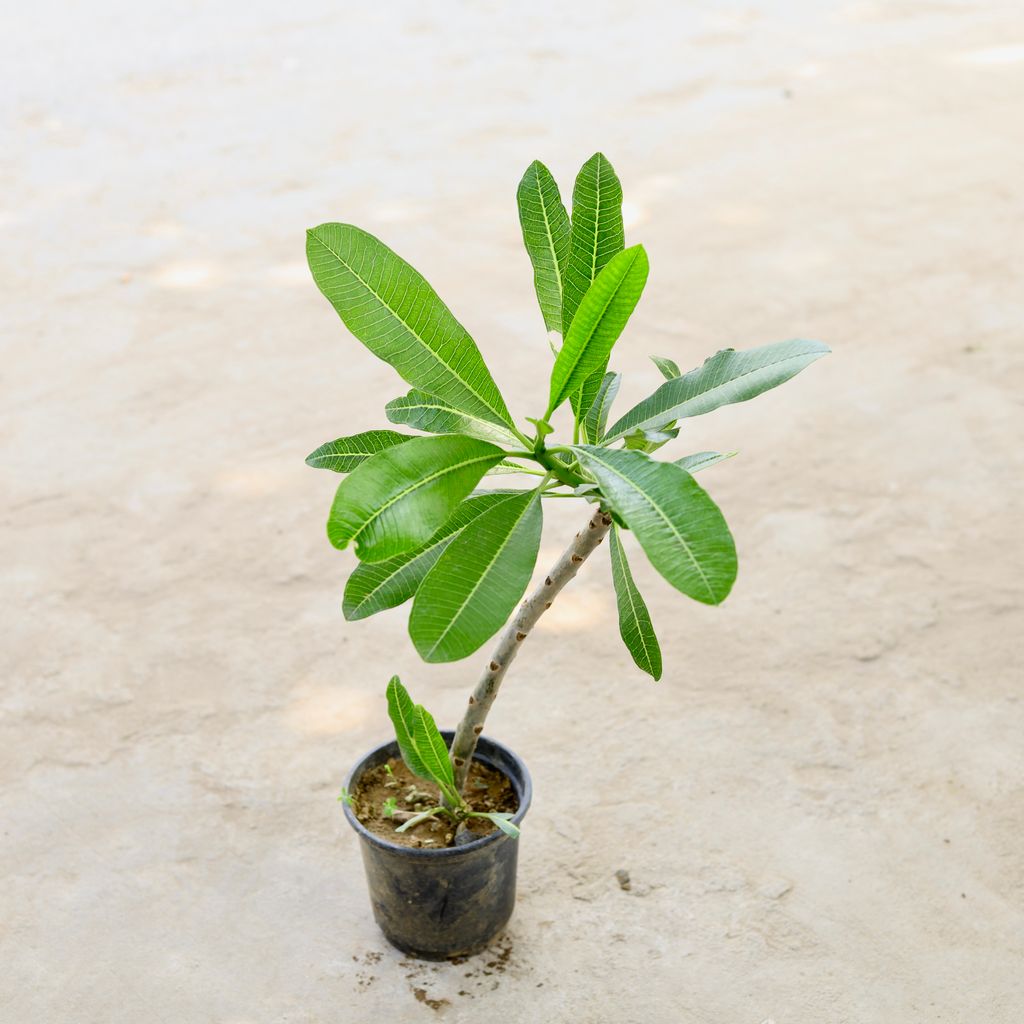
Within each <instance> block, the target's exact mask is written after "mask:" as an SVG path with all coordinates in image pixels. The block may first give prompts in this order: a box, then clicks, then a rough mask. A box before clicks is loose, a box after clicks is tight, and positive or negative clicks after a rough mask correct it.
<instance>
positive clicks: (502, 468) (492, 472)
mask: <svg viewBox="0 0 1024 1024" xmlns="http://www.w3.org/2000/svg"><path fill="white" fill-rule="evenodd" d="M532 472H535V471H534V470H531V469H530V467H529V466H520V465H519V463H518V462H512V461H511V460H509V459H502V460H501V462H499V463H498V464H497V465H496V466H494V467H493V468H492V469H489V470H487V475H488V476H505V475H506V474H508V473H532ZM541 475H543V474H541Z"/></svg>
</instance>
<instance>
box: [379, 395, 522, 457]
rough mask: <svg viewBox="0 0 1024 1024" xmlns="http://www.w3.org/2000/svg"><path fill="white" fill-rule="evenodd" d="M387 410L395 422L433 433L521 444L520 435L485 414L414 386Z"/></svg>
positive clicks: (495, 442)
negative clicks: (464, 409) (476, 413)
mask: <svg viewBox="0 0 1024 1024" xmlns="http://www.w3.org/2000/svg"><path fill="white" fill-rule="evenodd" d="M384 412H385V413H386V414H387V417H388V419H389V420H390V421H391V422H392V423H404V424H407V425H408V426H410V427H415V428H416V429H417V430H425V431H426V432H427V433H429V434H466V435H467V436H469V437H478V438H480V439H481V440H483V441H491V442H492V443H493V444H502V445H506V446H512V447H519V442H518V440H517V439H516V436H515V435H514V434H513V433H512V432H511V431H510V430H509V429H508V428H507V427H501V426H498V424H497V423H492V422H491V421H490V420H488V419H484V418H483V417H482V416H474V415H472V414H471V413H468V412H460V411H459V410H458V409H453V408H452V407H451V406H450V405H449V404H448V403H447V402H445V401H443V400H442V399H440V398H436V397H435V396H434V395H428V394H427V393H426V392H425V391H420V390H419V389H418V388H413V389H412V391H410V392H409V393H408V394H407V395H405V396H403V397H402V398H395V399H392V400H391V401H390V402H388V404H387V405H386V406H384Z"/></svg>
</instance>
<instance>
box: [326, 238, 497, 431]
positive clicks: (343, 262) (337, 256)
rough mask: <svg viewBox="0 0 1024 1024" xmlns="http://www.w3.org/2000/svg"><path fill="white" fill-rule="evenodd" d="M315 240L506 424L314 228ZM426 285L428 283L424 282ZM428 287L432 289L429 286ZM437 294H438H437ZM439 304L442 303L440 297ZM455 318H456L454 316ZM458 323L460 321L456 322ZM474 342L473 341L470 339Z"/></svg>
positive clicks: (482, 397) (478, 393) (474, 389)
mask: <svg viewBox="0 0 1024 1024" xmlns="http://www.w3.org/2000/svg"><path fill="white" fill-rule="evenodd" d="M311 234H312V235H313V238H315V239H316V240H317V242H319V243H320V245H322V246H323V247H324V248H325V249H326V250H327V251H328V252H329V253H330V254H331V255H332V256H333V257H334V258H335V259H336V260H337V261H338V262H339V263H340V264H341V265H342V266H343V267H344V268H345V269H346V270H347V271H348V272H349V273H350V274H351V275H352V276H353V277H354V278H355V279H356V280H357V281H358V282H359V283H360V284H361V285H362V286H363V287H364V288H365V289H366V290H367V291H368V292H369V293H370V294H371V295H372V296H373V297H374V298H375V299H376V300H377V301H378V302H379V303H380V304H381V305H382V306H383V307H384V308H385V309H386V310H387V311H388V312H389V313H390V314H391V315H392V316H393V317H394V318H395V319H396V320H397V321H398V322H399V323H400V324H401V325H402V326H403V327H404V328H405V329H406V330H407V331H408V332H409V333H410V334H411V335H412V336H413V337H414V338H415V339H416V340H417V341H418V342H419V343H420V345H421V346H422V347H423V350H424V352H426V353H428V354H429V355H430V356H431V358H432V359H433V360H434V361H435V362H437V363H439V364H440V365H441V366H443V367H444V368H445V369H446V370H448V372H449V373H451V375H452V376H453V377H454V378H455V379H456V380H457V381H458V382H459V383H460V384H462V386H463V387H464V388H466V390H467V391H469V392H470V394H472V395H473V396H474V397H476V398H478V399H479V400H480V401H481V402H482V403H483V404H484V406H485V407H486V408H487V409H490V411H491V412H493V413H494V415H495V416H497V417H498V418H499V419H500V420H501V421H502V422H503V423H504V422H505V419H506V417H505V414H504V413H502V411H501V410H499V409H495V408H494V406H493V405H491V403H490V402H488V401H487V399H486V398H484V396H483V395H481V394H480V392H479V391H477V389H476V388H475V387H473V385H472V384H470V383H469V381H467V380H465V379H464V378H463V377H462V375H461V374H460V373H458V371H457V370H456V369H455V367H454V366H452V365H451V364H450V363H446V362H445V361H444V360H443V359H442V358H441V357H440V356H439V355H438V354H437V353H436V352H435V351H434V350H433V349H432V348H431V347H430V346H429V345H428V344H427V342H426V340H425V339H424V338H423V337H422V335H420V334H419V333H418V332H417V331H416V330H415V329H414V328H413V327H412V325H411V324H409V323H408V322H407V321H406V320H404V319H403V318H402V317H401V316H399V314H398V311H397V310H396V309H395V308H394V307H393V306H392V305H391V304H390V303H389V302H387V301H386V300H385V299H384V297H383V296H382V295H381V294H380V293H379V292H378V291H377V290H376V289H375V288H374V287H373V285H371V284H370V283H369V282H368V281H367V280H366V279H365V278H364V277H363V276H362V275H361V274H360V273H359V272H358V271H357V270H356V269H355V268H354V267H353V266H352V265H351V264H350V263H349V262H348V261H347V260H345V259H344V258H343V257H342V255H341V253H339V252H336V251H335V250H334V249H332V248H331V247H330V246H329V245H328V244H327V243H326V242H325V241H324V240H323V239H322V238H321V237H320V236H319V235H318V234H316V229H315V228H314V229H313V231H312V232H311ZM424 283H426V282H424ZM427 287H430V286H429V285H427ZM435 294H436V293H435ZM438 302H441V299H440V297H438ZM452 315H453V318H454V314H452ZM456 322H458V321H456ZM470 340H472V339H470Z"/></svg>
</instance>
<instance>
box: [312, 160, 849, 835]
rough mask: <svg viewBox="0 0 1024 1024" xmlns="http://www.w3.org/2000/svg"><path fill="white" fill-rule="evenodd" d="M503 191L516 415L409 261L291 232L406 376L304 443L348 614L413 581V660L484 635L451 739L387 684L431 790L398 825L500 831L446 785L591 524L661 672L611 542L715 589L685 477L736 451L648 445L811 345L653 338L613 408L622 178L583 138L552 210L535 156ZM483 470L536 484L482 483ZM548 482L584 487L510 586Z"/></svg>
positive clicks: (584, 551) (717, 558)
mask: <svg viewBox="0 0 1024 1024" xmlns="http://www.w3.org/2000/svg"><path fill="white" fill-rule="evenodd" d="M516 201H517V206H518V213H519V222H520V226H521V228H522V235H523V244H524V246H525V248H526V252H527V255H528V256H529V261H530V266H531V269H532V271H533V283H534V288H535V290H536V294H537V302H538V304H539V306H540V320H539V322H538V328H541V327H543V329H544V330H545V331H546V332H547V335H548V337H547V345H545V344H544V342H543V341H542V340H541V339H540V338H538V344H537V347H536V349H535V351H536V359H535V361H536V363H537V364H538V365H539V366H542V367H544V370H543V372H542V374H541V375H540V377H539V378H538V379H537V380H535V381H534V386H535V391H534V396H535V397H534V404H533V408H532V409H530V410H528V411H530V412H532V413H534V415H532V416H524V417H522V419H519V420H517V418H516V417H514V416H513V415H512V413H511V412H510V411H509V409H508V406H507V405H506V404H505V399H504V398H503V397H502V394H501V391H500V390H499V388H498V384H497V383H496V381H495V379H494V377H493V376H492V375H491V371H490V370H489V369H488V367H487V364H486V363H485V361H484V358H483V355H482V354H481V352H480V349H479V348H478V347H477V344H476V342H475V341H474V340H473V338H472V337H471V336H470V334H469V332H468V331H467V330H466V328H465V327H464V326H463V325H462V324H461V323H460V322H459V321H458V320H457V319H456V317H455V315H454V313H453V312H452V310H451V309H450V308H449V307H448V306H447V305H446V304H445V303H444V302H443V301H442V300H441V298H440V297H439V296H438V294H437V293H436V292H435V291H434V289H433V288H432V287H431V286H430V285H429V284H428V283H427V281H426V280H425V279H424V278H423V277H422V276H421V275H420V274H419V272H418V271H416V270H414V269H413V268H412V267H411V266H410V265H409V264H408V263H406V262H405V260H403V259H402V258H401V257H400V256H399V255H398V254H397V253H395V252H393V251H392V250H391V249H390V248H388V246H386V245H385V244H384V243H383V242H382V241H380V240H379V239H377V238H375V237H374V236H373V235H371V234H368V233H367V232H366V231H363V230H361V229H360V228H357V227H354V226H353V225H351V224H341V223H325V224H320V225H319V226H318V227H314V228H311V229H310V230H309V231H308V232H307V239H306V254H307V258H308V261H309V268H310V271H311V272H312V275H313V279H314V280H315V282H316V284H317V286H318V287H319V289H320V291H321V292H322V293H323V295H324V297H325V298H326V299H327V300H328V302H330V304H331V305H332V306H333V308H334V310H335V311H336V312H337V314H338V315H339V316H340V317H341V320H342V322H343V323H344V324H345V326H346V327H347V328H348V329H349V331H350V332H351V333H352V334H353V335H355V337H356V338H357V339H358V340H359V341H361V342H362V343H363V344H364V345H365V346H366V347H367V348H368V349H369V350H370V352H372V353H373V354H374V355H376V356H377V357H378V358H380V359H382V360H384V361H385V362H387V363H389V364H390V365H391V366H392V367H393V369H394V370H395V371H396V373H397V374H398V376H399V377H400V378H402V380H403V381H404V382H405V385H406V386H407V387H408V388H409V389H410V390H409V391H408V392H407V393H406V394H404V395H398V396H397V397H395V398H393V399H392V400H391V401H389V402H388V403H387V404H386V405H385V414H386V416H387V418H388V420H389V421H390V423H391V424H392V425H394V426H396V427H398V428H399V429H397V430H392V429H390V428H386V429H385V428H376V429H363V430H361V431H359V432H358V433H355V434H351V435H348V436H344V437H338V438H336V439H334V440H331V441H328V442H326V443H325V444H322V445H320V446H319V447H318V448H316V449H315V450H314V451H313V452H312V453H311V454H310V455H309V456H308V458H307V460H306V461H307V463H308V464H309V465H310V466H312V467H314V468H316V469H322V470H327V471H329V472H333V473H336V474H339V475H341V477H342V479H341V481H340V483H339V484H338V486H337V489H336V493H335V497H334V503H333V505H332V507H331V511H330V515H329V517H328V522H327V535H328V538H329V540H330V542H331V544H332V545H333V546H334V547H336V548H338V549H345V548H349V547H351V548H352V549H354V551H355V555H356V557H357V559H358V560H359V564H358V565H357V566H356V568H355V570H354V572H353V573H352V575H351V576H350V578H349V580H348V583H347V585H346V587H345V595H344V603H343V605H342V611H343V613H344V615H345V618H346V619H348V620H349V621H355V620H358V619H363V618H367V617H368V616H370V615H374V614H376V613H378V612H381V611H384V610H386V609H389V608H395V607H398V606H399V605H401V604H403V603H404V602H406V601H412V612H411V614H410V616H409V635H410V638H411V640H412V642H413V645H414V646H415V648H416V650H417V652H418V653H419V654H420V656H421V657H422V658H423V660H424V661H427V662H450V661H458V660H460V659H462V658H465V657H466V656H467V655H470V654H472V653H474V652H475V651H477V650H478V649H479V648H480V647H481V646H482V645H483V644H485V643H486V642H487V641H488V640H489V639H490V638H491V637H493V636H495V635H496V634H500V635H499V638H498V641H497V645H496V647H495V648H494V651H493V653H492V654H491V656H490V658H488V659H487V661H486V663H485V665H484V668H483V671H482V673H481V675H480V677H479V681H478V683H477V685H476V687H475V688H474V690H473V693H472V696H471V697H470V699H469V704H468V706H467V708H466V711H465V713H464V715H463V718H462V720H461V722H460V723H459V725H458V728H457V729H456V731H455V736H454V739H453V741H452V744H451V749H450V750H449V749H448V748H447V746H446V745H445V743H444V742H443V740H442V738H441V735H440V733H439V732H438V730H437V727H436V725H435V724H434V720H433V718H432V717H431V716H430V714H429V713H428V712H427V711H426V710H425V709H424V708H423V707H422V705H416V704H413V702H412V700H411V699H410V698H409V695H408V693H406V691H405V689H404V688H403V687H402V686H401V684H400V683H399V682H398V680H397V678H395V679H393V680H392V681H391V683H390V684H389V686H388V708H389V712H390V714H391V718H392V721H393V722H394V724H395V733H396V736H397V737H398V743H399V746H400V748H401V753H402V758H403V760H404V761H405V763H406V764H407V765H408V767H409V769H410V770H411V771H412V772H413V773H414V774H415V775H417V776H419V777H420V778H422V779H424V780H429V781H430V782H431V783H433V784H434V785H435V786H436V787H437V791H438V794H439V798H438V803H437V806H431V807H429V808H428V807H425V806H424V805H422V804H415V805H412V806H409V809H408V810H401V809H398V808H397V803H398V801H397V800H396V809H395V811H394V812H393V814H392V815H391V817H392V819H395V820H397V817H398V816H404V815H406V814H412V816H413V817H412V819H411V820H404V819H403V821H402V824H401V826H400V828H401V829H402V830H404V829H409V828H413V827H415V824H416V823H417V822H418V821H423V820H427V819H429V818H431V817H436V816H438V815H440V816H445V817H447V818H449V819H451V820H454V821H456V822H458V826H459V830H460V831H461V830H463V829H464V828H465V823H466V820H467V819H468V818H469V817H470V816H479V817H487V818H489V819H490V820H491V821H492V822H493V823H494V825H495V826H496V827H497V828H499V829H501V830H502V831H503V832H506V833H507V834H509V835H514V834H517V829H516V827H515V825H513V824H512V822H511V821H509V820H508V816H504V815H501V814H497V813H494V814H483V813H480V812H473V811H470V810H469V809H468V806H467V804H466V802H465V800H464V799H463V797H462V792H463V790H464V789H465V788H466V787H467V780H468V778H469V768H470V764H471V762H472V759H473V754H474V752H475V750H476V745H477V740H478V738H479V736H480V734H481V732H482V730H483V727H484V722H485V720H486V717H487V714H488V712H489V710H490V708H491V705H492V704H493V702H494V699H495V697H496V696H497V693H498V690H499V688H500V687H501V684H502V681H503V680H504V678H505V674H506V672H507V671H508V668H509V665H510V664H511V663H512V661H513V659H514V658H515V656H516V654H517V652H518V651H519V649H520V647H521V646H522V642H523V641H524V640H525V639H526V637H527V636H528V635H529V634H530V631H531V630H532V629H533V627H534V626H535V625H536V623H537V621H538V620H539V619H540V617H541V615H543V614H544V612H545V611H546V610H547V609H548V608H550V607H551V604H552V602H553V601H554V600H555V598H556V597H557V596H558V594H559V593H560V592H561V590H562V589H563V588H564V587H565V586H566V585H567V584H568V583H569V582H570V581H571V580H572V579H573V577H574V576H575V575H576V573H577V571H578V569H579V567H580V565H581V564H582V563H583V562H584V561H586V559H587V558H588V557H589V556H590V555H591V554H593V552H594V551H595V550H596V549H597V547H598V545H599V544H600V543H601V541H602V540H603V539H604V538H605V537H606V536H608V534H609V531H612V533H611V540H610V542H609V545H608V547H609V549H610V557H611V582H612V586H613V589H614V592H615V597H616V607H617V610H618V618H619V632H620V635H621V637H622V640H623V643H624V645H625V647H626V649H627V650H628V652H629V654H630V656H631V657H632V659H633V661H634V663H635V664H636V665H637V667H639V668H640V669H641V670H642V671H643V672H646V673H647V674H648V675H650V676H651V677H652V678H653V679H655V680H657V679H659V678H660V677H661V676H662V672H663V665H662V652H661V647H660V645H659V643H658V639H657V636H656V635H655V631H654V625H653V622H652V617H651V615H650V612H649V610H648V607H647V604H646V602H645V601H644V598H643V597H642V596H641V593H640V589H639V587H638V586H637V582H636V579H635V577H634V574H633V572H632V569H631V566H630V563H629V559H630V558H633V557H635V556H634V555H633V553H632V551H630V552H629V553H628V554H627V549H629V548H631V547H632V546H633V545H634V544H635V545H636V546H638V547H639V550H640V551H642V552H643V554H644V555H646V556H647V560H648V561H649V562H650V564H651V566H653V568H654V569H655V570H656V571H657V572H658V573H659V574H660V575H661V576H662V577H663V579H664V580H665V581H666V582H667V583H668V584H669V585H670V586H672V587H674V588H675V589H676V590H678V591H679V592H680V593H682V594H684V595H685V596H687V597H689V598H691V599H692V600H694V601H697V602H699V603H701V604H705V605H718V604H721V603H722V602H723V601H724V600H725V599H726V597H727V596H728V595H729V592H730V591H731V589H732V586H733V583H734V581H735V579H736V573H737V565H738V559H737V554H736V545H735V543H734V541H733V536H732V533H731V531H730V529H729V526H728V524H727V523H726V520H725V517H724V515H723V514H722V511H721V510H720V509H719V507H718V505H717V504H716V503H715V501H714V500H713V499H712V497H711V495H710V494H709V493H708V492H707V491H706V490H705V489H704V487H703V486H702V485H701V484H700V483H698V482H697V480H696V479H695V475H696V474H698V473H699V472H701V471H702V470H704V469H707V468H708V467H710V466H714V465H716V464H718V463H721V462H724V461H725V460H727V459H730V458H731V457H732V456H733V455H735V454H736V453H735V452H732V451H730V452H724V453H720V452H714V451H699V452H695V453H693V454H690V455H681V456H680V455H679V454H678V453H675V454H673V455H671V456H669V457H668V458H665V457H663V456H662V455H661V450H662V449H663V448H666V447H667V446H669V445H671V444H673V443H674V442H675V441H676V440H677V439H678V438H680V437H683V438H685V436H686V434H687V428H688V426H689V421H690V420H692V419H693V418H694V417H697V416H702V415H704V414H706V413H709V412H713V411H714V410H716V409H719V408H721V407H722V406H725V405H730V404H734V403H738V402H746V401H748V400H750V399H752V398H755V397H757V396H758V395H760V394H762V393H764V392H766V391H769V390H771V389H772V388H775V387H777V386H778V385H780V384H783V383H785V382H786V381H788V380H790V379H791V378H793V377H795V376H796V375H797V374H798V373H800V372H801V371H802V370H804V369H806V368H807V367H808V366H810V365H811V364H812V363H814V362H815V361H817V360H818V359H821V358H822V357H823V356H825V355H827V354H828V352H829V349H828V347H827V346H825V345H823V344H821V343H820V342H817V341H810V340H805V339H790V340H787V341H780V342H776V343H774V344H768V345H761V346H757V347H753V348H746V349H740V350H737V349H733V348H725V349H722V350H720V351H719V352H717V353H715V354H714V355H712V356H710V357H709V358H708V359H706V360H705V361H704V362H703V363H702V364H700V365H698V366H697V367H695V368H694V369H692V370H689V371H688V372H684V371H683V370H682V369H681V368H680V364H679V362H677V358H678V357H679V356H680V355H681V353H679V352H673V353H671V354H670V355H653V356H652V357H651V358H652V359H653V361H654V366H655V367H656V368H657V371H658V373H659V374H660V376H661V378H662V380H661V383H660V385H659V386H658V387H657V388H656V389H655V390H654V391H653V392H652V393H651V394H650V395H648V396H647V397H646V398H644V399H642V400H641V401H640V402H638V403H637V404H636V405H634V406H633V407H632V408H631V409H629V410H627V411H626V412H625V413H623V414H622V415H621V416H618V417H617V418H614V417H612V415H611V410H612V406H613V404H614V402H615V399H616V397H617V395H618V392H619V386H620V384H621V381H622V374H621V373H619V372H617V371H616V370H615V369H614V368H612V367H611V365H610V364H611V360H612V356H613V351H614V348H615V345H616V343H617V341H618V340H619V338H620V336H622V334H623V333H624V332H625V330H626V327H627V324H628V321H629V319H630V316H631V315H632V313H633V310H634V309H635V308H636V306H637V304H638V303H639V301H640V299H641V297H642V295H643V292H644V289H645V287H646V284H647V278H648V271H649V266H648V258H647V253H646V251H645V250H644V247H643V246H642V245H638V244H635V243H634V244H630V245H628V246H627V244H626V234H625V228H624V223H623V217H622V186H621V184H620V183H619V178H618V176H617V175H616V173H615V170H614V168H613V167H612V165H611V163H610V162H609V160H608V158H607V157H606V156H605V155H604V154H603V153H595V154H594V155H593V156H592V157H591V158H590V159H589V160H587V161H586V163H584V165H583V167H582V168H581V169H580V172H579V174H578V175H577V177H576V181H575V185H574V188H573V192H572V200H571V209H567V205H566V203H565V202H563V199H562V195H561V193H560V191H559V188H558V184H557V183H556V181H555V179H554V177H553V175H552V174H551V172H550V171H549V170H548V169H547V167H545V166H544V165H543V164H542V163H540V161H534V162H533V163H532V164H530V166H529V167H528V168H527V170H526V173H525V174H524V175H523V178H522V180H521V182H520V184H519V188H518V191H517V193H516ZM539 333H540V332H539V330H538V334H539ZM548 345H549V346H550V350H551V354H552V356H553V360H551V359H549V357H548V355H547V347H548ZM647 372H648V373H649V374H650V373H651V370H650V368H649V367H648V369H647ZM560 430H564V431H565V435H564V439H563V440H562V441H561V442H559V439H558V432H559V431H560ZM413 431H415V432H418V433H413ZM655 456H657V457H655ZM499 474H511V475H512V477H511V478H512V479H513V480H519V481H523V480H527V481H529V480H532V482H531V483H530V484H529V486H525V485H524V486H519V487H494V488H490V489H488V488H486V487H482V486H481V484H482V483H483V482H484V481H485V480H487V479H488V478H490V477H493V476H497V475H499ZM555 498H558V499H568V500H581V501H583V502H586V503H588V504H590V505H591V506H594V507H593V508H591V509H590V510H589V515H590V517H589V520H588V522H587V523H586V524H585V526H584V527H583V528H582V529H581V530H580V531H579V533H577V535H576V537H575V539H574V540H573V541H572V542H571V543H570V544H569V547H568V548H567V550H566V551H565V553H564V554H563V555H562V557H561V558H560V559H559V560H558V561H557V562H556V563H555V565H554V566H552V568H551V569H550V571H549V572H548V573H547V574H546V575H545V576H544V577H543V583H541V584H540V585H539V586H537V587H536V588H535V589H534V591H533V592H532V593H530V595H529V596H528V597H526V600H525V601H523V596H524V594H526V590H527V587H528V586H529V583H530V580H531V578H532V577H533V574H534V569H535V564H536V560H537V555H538V550H539V547H540V540H541V532H542V529H543V507H544V506H545V505H549V503H550V501H551V500H552V499H555ZM630 535H631V536H630ZM627 538H629V539H627ZM521 602H522V603H521Z"/></svg>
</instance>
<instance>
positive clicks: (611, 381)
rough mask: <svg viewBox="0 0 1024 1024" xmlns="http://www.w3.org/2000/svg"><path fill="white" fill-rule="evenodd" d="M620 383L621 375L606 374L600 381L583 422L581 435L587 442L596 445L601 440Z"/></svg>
mask: <svg viewBox="0 0 1024 1024" xmlns="http://www.w3.org/2000/svg"><path fill="white" fill-rule="evenodd" d="M621 383H622V374H621V373H606V374H605V375H604V377H603V378H602V379H601V384H600V387H598V389H597V394H596V395H595V396H594V400H593V402H591V404H590V407H589V409H588V410H587V414H586V416H585V417H584V420H583V434H584V437H585V439H586V440H587V441H593V443H594V444H597V442H598V441H600V440H601V437H602V435H603V434H604V428H605V427H606V426H607V424H608V413H609V411H610V410H611V407H612V402H614V401H615V396H616V395H617V394H618V393H619V385H620V384H621Z"/></svg>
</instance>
